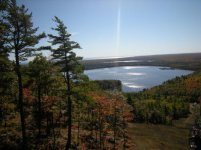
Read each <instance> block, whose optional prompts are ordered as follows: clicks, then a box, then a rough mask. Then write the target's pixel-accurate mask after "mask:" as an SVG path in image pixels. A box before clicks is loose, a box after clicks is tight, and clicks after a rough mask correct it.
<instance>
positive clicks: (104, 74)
mask: <svg viewBox="0 0 201 150" xmlns="http://www.w3.org/2000/svg"><path fill="white" fill-rule="evenodd" d="M192 72H193V71H190V70H180V69H171V68H169V67H158V66H124V67H112V68H102V69H93V70H85V72H84V73H85V74H86V75H88V76H89V78H90V79H91V80H120V81H121V82H122V90H123V91H124V92H138V91H141V90H143V89H145V88H151V87H153V86H157V85H160V84H162V83H163V82H164V81H167V80H169V79H173V78H175V77H177V76H182V75H188V74H190V73H192Z"/></svg>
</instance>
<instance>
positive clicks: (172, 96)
mask: <svg viewBox="0 0 201 150" xmlns="http://www.w3.org/2000/svg"><path fill="white" fill-rule="evenodd" d="M127 97H128V103H129V104H130V105H132V107H133V113H134V115H135V120H136V121H137V122H147V123H154V124H161V123H162V124H167V125H171V124H172V121H173V120H175V119H179V118H182V117H187V116H188V114H189V113H190V112H189V103H200V101H201V72H200V71H196V72H194V73H193V74H190V75H188V76H182V77H176V78H175V79H173V80H168V81H166V82H164V83H163V84H162V85H159V86H156V87H153V88H151V89H144V91H142V92H138V93H128V94H127Z"/></svg>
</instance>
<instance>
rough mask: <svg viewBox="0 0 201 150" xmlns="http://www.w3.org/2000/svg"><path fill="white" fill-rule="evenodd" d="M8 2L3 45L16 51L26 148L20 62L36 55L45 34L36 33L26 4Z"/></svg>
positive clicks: (14, 1)
mask: <svg viewBox="0 0 201 150" xmlns="http://www.w3.org/2000/svg"><path fill="white" fill-rule="evenodd" d="M7 2H8V6H7V9H6V13H5V14H4V15H3V24H5V26H6V27H7V28H6V29H7V30H6V32H5V34H4V36H3V41H4V42H5V43H4V46H3V47H4V49H6V50H9V51H8V52H9V53H14V55H15V72H16V74H17V77H18V104H19V111H20V118H21V130H22V140H23V148H24V149H26V148H27V147H26V146H27V136H26V123H25V112H24V102H23V85H22V73H21V69H20V66H21V64H20V63H21V61H25V60H27V58H28V57H29V56H33V55H34V53H33V52H34V51H35V50H36V49H35V48H34V46H35V45H36V44H38V42H39V40H40V39H41V38H44V37H45V34H44V33H42V34H40V35H36V34H35V33H36V31H37V30H38V28H34V27H33V23H32V21H31V17H32V13H28V9H26V8H25V6H24V5H22V6H18V5H17V4H16V0H10V1H7Z"/></svg>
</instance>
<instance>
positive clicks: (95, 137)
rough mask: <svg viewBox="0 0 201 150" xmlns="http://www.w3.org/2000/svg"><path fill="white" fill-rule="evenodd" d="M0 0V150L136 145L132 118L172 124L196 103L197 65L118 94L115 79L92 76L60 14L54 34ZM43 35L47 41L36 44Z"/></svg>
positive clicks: (200, 76) (200, 82)
mask: <svg viewBox="0 0 201 150" xmlns="http://www.w3.org/2000/svg"><path fill="white" fill-rule="evenodd" d="M0 2H1V3H0V13H1V15H0V149H4V150H6V149H8V150H11V149H12V150H19V149H23V150H31V149H33V150H38V149H41V150H46V149H50V150H57V149H66V150H69V149H100V150H103V149H113V150H115V149H131V150H133V149H135V141H132V140H131V138H130V133H129V132H128V129H127V128H128V125H129V123H132V124H133V123H136V122H140V123H144V122H145V123H147V124H148V123H152V124H166V125H172V122H173V120H176V119H179V118H182V117H187V116H188V115H189V113H190V111H189V103H192V102H197V103H199V102H200V101H201V95H200V93H201V73H200V72H199V71H196V72H194V73H193V74H191V75H188V76H182V77H177V78H175V79H173V80H169V81H166V82H165V83H164V84H163V85H160V86H157V87H154V88H151V89H147V90H144V91H142V92H139V93H122V92H121V82H120V81H114V80H105V81H90V80H89V78H88V77H87V76H86V75H85V74H84V66H83V64H82V57H79V56H77V54H76V53H75V51H74V50H75V49H81V46H80V45H79V43H77V42H75V41H72V40H71V34H70V33H69V31H68V29H67V27H66V25H65V24H64V23H63V21H62V20H61V19H60V18H58V17H56V16H55V17H53V23H54V25H53V27H52V28H51V29H52V30H53V31H54V32H53V33H54V34H48V33H41V34H38V28H37V27H35V26H34V23H33V22H32V13H31V12H29V10H28V9H27V8H26V7H25V6H24V5H22V6H18V5H17V3H16V0H0ZM43 38H45V39H46V40H47V41H48V42H49V43H50V45H48V46H47V45H44V46H40V47H37V45H38V43H39V42H40V40H41V39H43ZM42 50H43V51H44V50H47V51H50V52H51V59H47V58H46V57H44V56H43V55H42ZM11 54H13V55H14V57H13V58H12V60H10V57H9V55H11ZM30 57H32V58H33V60H32V61H29V63H28V64H27V65H22V64H23V62H24V61H26V60H29V58H30ZM168 60H169V58H168ZM173 63H174V62H173ZM187 63H188V62H187ZM196 63H197V62H196ZM164 64H166V63H164ZM179 64H180V63H179ZM177 65H178V64H177ZM189 66H191V65H189ZM189 66H188V67H187V68H188V69H189ZM199 67H200V64H198V63H197V66H195V67H194V68H193V69H194V70H198V69H199ZM193 69H192V70H193Z"/></svg>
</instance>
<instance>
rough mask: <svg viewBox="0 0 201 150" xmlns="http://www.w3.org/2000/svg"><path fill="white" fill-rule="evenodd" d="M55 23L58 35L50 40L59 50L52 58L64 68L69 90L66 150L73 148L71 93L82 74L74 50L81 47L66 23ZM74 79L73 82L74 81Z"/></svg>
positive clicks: (78, 58) (57, 21)
mask: <svg viewBox="0 0 201 150" xmlns="http://www.w3.org/2000/svg"><path fill="white" fill-rule="evenodd" d="M54 21H55V22H56V24H57V26H56V27H55V28H52V29H53V30H54V31H56V32H57V35H52V34H49V35H48V36H49V38H50V39H51V41H50V42H51V44H52V45H57V46H58V48H56V49H53V50H52V52H53V54H52V56H53V59H54V61H55V62H56V64H58V65H61V66H62V70H61V71H62V72H63V73H64V78H65V81H66V88H67V99H68V101H67V104H68V106H67V110H68V112H67V115H68V122H67V124H68V135H67V138H68V140H67V143H66V150H69V149H70V148H71V139H72V135H71V126H72V109H71V108H72V99H71V92H72V87H71V83H72V82H73V81H76V80H78V78H77V77H78V75H79V73H81V72H82V69H80V63H79V60H81V58H80V57H77V56H76V54H75V53H74V52H73V49H76V48H80V45H79V44H78V43H77V42H74V41H70V36H71V34H70V33H68V32H67V27H66V26H65V25H64V23H63V22H62V21H61V20H60V19H59V18H58V17H56V16H55V18H54ZM72 79H73V80H72Z"/></svg>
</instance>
